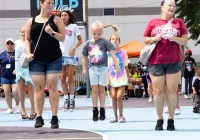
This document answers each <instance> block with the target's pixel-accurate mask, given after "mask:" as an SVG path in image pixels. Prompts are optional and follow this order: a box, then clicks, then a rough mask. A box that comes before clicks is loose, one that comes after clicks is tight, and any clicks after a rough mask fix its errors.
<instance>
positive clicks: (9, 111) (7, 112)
mask: <svg viewBox="0 0 200 140" xmlns="http://www.w3.org/2000/svg"><path fill="white" fill-rule="evenodd" d="M5 113H6V114H12V113H13V109H11V108H8V110H7V111H6V112H5Z"/></svg>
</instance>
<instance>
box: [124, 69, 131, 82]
mask: <svg viewBox="0 0 200 140" xmlns="http://www.w3.org/2000/svg"><path fill="white" fill-rule="evenodd" d="M125 70H126V74H127V78H128V84H129V85H130V84H131V80H130V76H129V70H128V67H127V66H125Z"/></svg>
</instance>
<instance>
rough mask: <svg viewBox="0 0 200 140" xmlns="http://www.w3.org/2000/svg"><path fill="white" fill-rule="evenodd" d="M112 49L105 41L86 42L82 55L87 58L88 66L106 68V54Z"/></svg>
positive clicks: (111, 45)
mask: <svg viewBox="0 0 200 140" xmlns="http://www.w3.org/2000/svg"><path fill="white" fill-rule="evenodd" d="M114 49H115V47H114V46H113V44H112V43H111V42H110V41H109V40H107V39H104V38H101V39H99V40H97V41H91V40H88V41H87V42H86V44H85V46H84V47H83V51H82V54H83V56H88V58H89V66H108V57H107V52H109V51H111V50H114Z"/></svg>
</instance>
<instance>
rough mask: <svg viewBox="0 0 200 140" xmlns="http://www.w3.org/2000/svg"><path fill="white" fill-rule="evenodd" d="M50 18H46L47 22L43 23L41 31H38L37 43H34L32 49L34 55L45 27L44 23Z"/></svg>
mask: <svg viewBox="0 0 200 140" xmlns="http://www.w3.org/2000/svg"><path fill="white" fill-rule="evenodd" d="M50 17H51V16H49V17H48V19H47V21H46V22H45V23H44V25H43V26H42V29H41V31H40V35H39V38H38V41H37V43H36V45H35V49H34V51H33V54H34V53H35V51H36V49H37V46H38V43H39V41H40V38H41V36H42V32H43V30H44V27H45V25H46V23H47V22H48V21H49V19H50Z"/></svg>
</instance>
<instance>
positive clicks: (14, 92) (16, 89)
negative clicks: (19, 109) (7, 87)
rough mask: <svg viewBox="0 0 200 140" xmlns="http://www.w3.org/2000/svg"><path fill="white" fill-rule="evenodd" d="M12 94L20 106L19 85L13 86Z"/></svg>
mask: <svg viewBox="0 0 200 140" xmlns="http://www.w3.org/2000/svg"><path fill="white" fill-rule="evenodd" d="M12 93H13V95H14V99H15V103H16V105H18V106H19V89H18V86H17V84H12Z"/></svg>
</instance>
